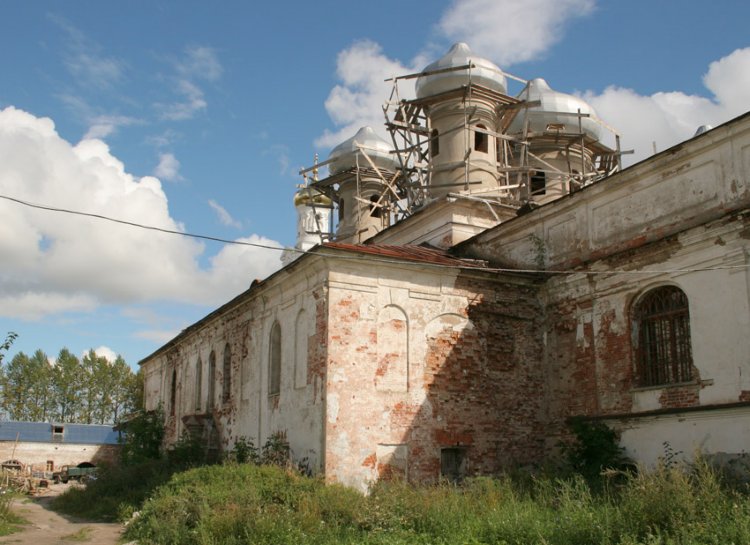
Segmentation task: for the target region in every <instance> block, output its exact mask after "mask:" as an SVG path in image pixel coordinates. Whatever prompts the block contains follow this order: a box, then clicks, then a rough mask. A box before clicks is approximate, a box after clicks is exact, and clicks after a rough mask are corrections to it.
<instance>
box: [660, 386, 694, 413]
mask: <svg viewBox="0 0 750 545" xmlns="http://www.w3.org/2000/svg"><path fill="white" fill-rule="evenodd" d="M699 392H700V385H698V384H695V385H693V384H689V385H685V386H668V387H665V388H663V389H662V391H661V395H660V396H659V404H660V405H661V408H662V409H678V408H684V407H695V406H697V405H699V404H700V398H699Z"/></svg>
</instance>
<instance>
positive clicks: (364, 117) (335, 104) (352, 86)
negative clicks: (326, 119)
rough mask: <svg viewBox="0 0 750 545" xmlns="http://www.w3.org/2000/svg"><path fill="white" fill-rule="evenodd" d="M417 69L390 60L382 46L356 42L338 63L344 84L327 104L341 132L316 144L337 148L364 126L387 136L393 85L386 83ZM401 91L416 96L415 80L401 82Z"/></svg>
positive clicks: (340, 85)
mask: <svg viewBox="0 0 750 545" xmlns="http://www.w3.org/2000/svg"><path fill="white" fill-rule="evenodd" d="M421 68H423V66H421V67H420V68H419V69H421ZM416 70H417V68H415V67H412V68H409V67H407V66H406V65H404V64H402V63H401V62H400V61H398V60H393V59H389V58H388V57H387V56H385V55H384V54H383V51H382V48H381V47H380V45H378V44H376V43H375V42H372V41H369V40H366V41H361V42H357V43H355V44H354V45H352V46H351V47H350V48H348V49H345V50H344V51H341V52H340V53H339V55H338V59H337V63H336V74H337V75H338V77H339V79H340V80H341V83H340V84H338V85H336V86H335V87H334V88H333V89H332V90H331V92H330V94H329V95H328V98H327V99H326V102H325V107H326V110H327V111H328V115H329V116H330V117H331V119H332V120H333V122H334V123H335V124H336V125H337V126H339V129H338V130H336V131H334V132H331V131H325V133H324V134H323V135H322V136H320V137H319V138H318V139H317V141H316V145H318V146H321V147H330V146H335V145H336V144H339V143H341V142H342V141H344V140H346V139H347V138H349V137H351V136H352V135H354V133H356V132H357V130H359V128H360V127H362V126H364V125H370V126H371V127H372V128H373V129H375V130H376V131H378V132H380V133H381V135H382V134H384V133H385V129H384V127H383V123H384V121H385V118H384V116H383V108H382V107H383V103H384V102H385V100H386V99H387V98H388V96H389V94H390V91H391V88H392V86H393V84H392V83H391V82H386V81H384V80H385V79H387V78H390V77H393V76H399V75H403V74H407V73H409V72H414V71H416ZM399 89H400V91H401V93H402V96H401V98H410V97H413V96H414V82H413V80H405V81H403V82H401V84H400V87H399Z"/></svg>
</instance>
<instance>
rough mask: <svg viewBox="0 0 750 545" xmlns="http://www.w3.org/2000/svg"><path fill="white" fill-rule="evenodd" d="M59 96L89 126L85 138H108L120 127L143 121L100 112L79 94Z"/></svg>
mask: <svg viewBox="0 0 750 545" xmlns="http://www.w3.org/2000/svg"><path fill="white" fill-rule="evenodd" d="M58 98H59V99H60V100H61V101H62V102H63V103H64V104H65V106H67V108H68V109H69V110H70V111H71V112H73V114H74V115H76V116H77V117H79V118H80V119H81V120H82V121H83V123H86V124H87V125H88V126H89V128H88V130H87V131H86V134H85V135H84V137H83V138H84V139H86V138H106V137H108V136H110V135H112V134H114V133H115V132H117V130H118V129H119V128H120V127H129V126H132V125H140V124H141V123H143V121H141V120H140V119H138V118H135V117H130V116H127V115H119V114H102V113H98V112H96V111H95V109H94V108H92V107H91V106H89V104H88V103H87V102H86V101H85V100H83V99H82V98H81V97H80V96H78V95H72V94H61V95H59V96H58Z"/></svg>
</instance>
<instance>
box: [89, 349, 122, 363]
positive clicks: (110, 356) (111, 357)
mask: <svg viewBox="0 0 750 545" xmlns="http://www.w3.org/2000/svg"><path fill="white" fill-rule="evenodd" d="M92 350H93V351H94V354H96V355H97V356H99V357H100V358H104V359H106V360H107V361H108V362H109V363H114V362H115V360H116V359H117V353H116V352H115V351H114V350H112V349H111V348H110V347H108V346H100V347H99V348H93V349H92ZM88 353H89V351H88V350H86V351H85V352H83V353H82V354H81V358H83V357H84V356H85V355H86V354H88Z"/></svg>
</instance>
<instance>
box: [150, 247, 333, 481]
mask: <svg viewBox="0 0 750 545" xmlns="http://www.w3.org/2000/svg"><path fill="white" fill-rule="evenodd" d="M325 277H326V274H325V271H324V270H323V269H321V268H319V267H317V266H316V265H315V262H313V261H312V260H309V259H308V260H305V261H304V263H302V264H300V263H295V264H294V265H292V266H290V267H287V269H285V270H284V271H282V272H281V273H278V274H277V275H276V276H274V277H272V278H271V279H269V280H268V281H267V282H266V283H264V284H262V285H260V286H256V287H254V288H251V290H249V291H248V292H246V293H245V294H244V295H243V296H241V297H240V298H239V301H237V300H235V301H233V302H232V303H231V304H228V305H226V306H225V307H226V308H222V309H219V311H217V312H215V313H214V314H213V315H211V316H209V317H207V318H206V319H205V321H204V323H201V324H199V327H196V328H195V330H194V331H192V332H190V333H189V334H187V335H186V336H185V337H184V338H182V339H179V342H176V343H175V344H174V345H172V346H171V347H169V348H166V349H164V350H162V351H161V352H160V353H157V354H156V355H155V356H153V357H151V358H149V359H148V360H146V361H144V362H143V368H144V371H145V374H146V408H147V409H153V408H156V407H157V406H158V405H159V404H160V403H161V404H162V406H163V407H164V409H165V413H166V431H167V434H166V443H167V444H168V445H169V444H173V443H174V442H175V441H176V440H177V439H178V438H179V437H180V436H181V435H182V433H183V432H184V431H185V425H184V424H183V417H186V416H190V415H197V417H198V418H201V419H202V421H208V422H212V423H213V424H212V425H213V427H214V429H215V431H216V437H217V439H218V442H219V444H218V445H216V446H218V448H219V449H220V450H221V451H228V450H231V448H232V447H233V445H234V443H235V441H236V440H237V438H239V437H245V438H247V439H249V440H251V441H252V442H253V443H254V444H255V446H256V447H261V446H262V445H263V444H264V443H265V442H266V441H267V440H268V438H269V437H270V436H271V435H272V434H274V433H282V434H284V435H285V436H286V439H287V440H288V442H289V444H290V447H291V450H292V455H293V457H294V459H295V461H297V462H302V463H304V464H306V465H307V466H308V467H309V468H310V469H311V470H312V471H314V472H315V471H319V470H320V469H321V467H322V460H323V407H324V405H323V400H324V395H325V391H324V380H325V379H324V377H325V367H324V363H325V338H326V327H327V324H326V321H325V316H326V301H327V297H326V289H327V288H326V286H325ZM276 322H278V323H279V325H280V328H281V347H280V348H281V388H280V392H279V393H278V394H277V395H269V355H270V337H271V328H272V326H273V324H274V323H276ZM227 349H228V350H229V353H230V354H231V357H230V361H231V379H230V383H231V389H230V392H229V396H228V399H226V400H225V397H224V392H223V385H224V354H225V351H226V350H227ZM212 353H213V354H214V359H215V369H214V371H213V373H212V372H211V365H210V362H211V360H212V357H211V354H212ZM199 363H200V365H201V371H198V364H199ZM173 371H176V377H177V382H176V388H175V408H174V411H172V409H171V388H172V386H171V380H172V373H173ZM199 377H200V380H198V379H199ZM199 386H200V392H198V391H197V389H198V387H199ZM211 389H212V390H213V393H211ZM211 397H213V405H212V406H209V401H210V399H211Z"/></svg>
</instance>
